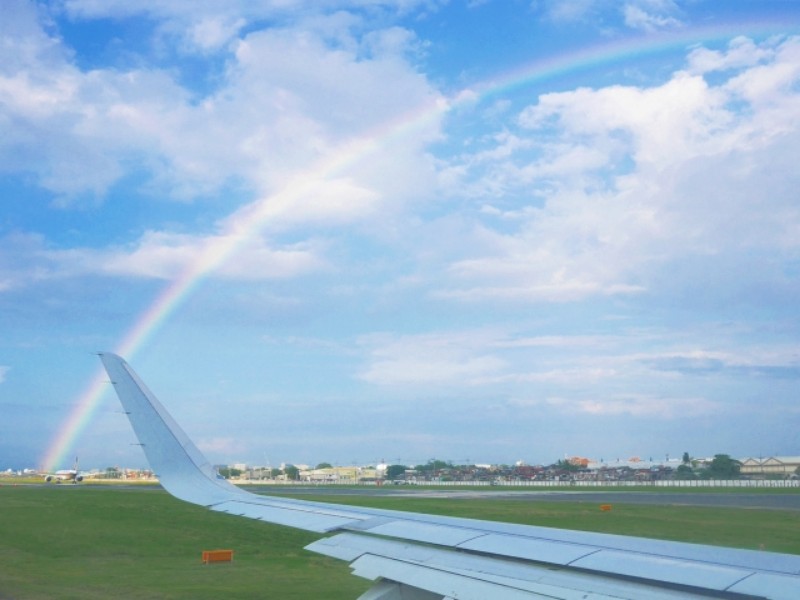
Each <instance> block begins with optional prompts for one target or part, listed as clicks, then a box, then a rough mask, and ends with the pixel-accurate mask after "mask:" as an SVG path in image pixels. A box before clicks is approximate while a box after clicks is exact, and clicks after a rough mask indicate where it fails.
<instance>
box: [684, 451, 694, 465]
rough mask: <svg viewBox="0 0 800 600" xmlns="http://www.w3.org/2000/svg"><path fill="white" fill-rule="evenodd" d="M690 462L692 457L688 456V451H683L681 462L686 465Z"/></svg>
mask: <svg viewBox="0 0 800 600" xmlns="http://www.w3.org/2000/svg"><path fill="white" fill-rule="evenodd" d="M690 462H692V459H691V457H690V456H689V453H688V452H684V453H683V464H685V465H688V464H689V463H690Z"/></svg>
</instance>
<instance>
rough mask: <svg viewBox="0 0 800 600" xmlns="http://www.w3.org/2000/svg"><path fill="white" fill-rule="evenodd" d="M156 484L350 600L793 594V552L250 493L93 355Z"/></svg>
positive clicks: (119, 362) (128, 372) (144, 394)
mask: <svg viewBox="0 0 800 600" xmlns="http://www.w3.org/2000/svg"><path fill="white" fill-rule="evenodd" d="M100 358H101V360H102V361H103V365H104V366H105V369H106V371H107V372H108V374H109V376H110V378H111V382H112V383H113V384H114V388H115V390H116V392H117V396H118V397H119V399H120V402H121V403H122V405H123V406H124V408H125V411H126V413H127V414H128V418H129V419H130V422H131V425H132V426H133V429H134V431H135V433H136V436H137V437H138V438H139V441H140V442H141V445H142V448H143V449H144V452H145V454H146V455H147V458H148V460H149V461H150V466H151V467H152V468H153V470H154V471H155V473H156V474H157V476H158V478H159V480H160V482H161V485H162V486H163V487H164V488H165V489H166V490H167V491H168V492H169V493H170V494H172V495H173V496H175V497H177V498H180V499H181V500H185V501H187V502H191V503H193V504H200V505H203V506H206V507H207V508H209V509H211V510H215V511H219V512H226V513H232V514H234V515H239V516H243V517H248V518H251V519H257V520H262V521H268V522H270V523H278V524H281V525H288V526H291V527H297V528H300V529H305V530H309V531H315V532H318V533H320V534H326V537H323V538H322V539H320V540H318V541H316V542H314V543H312V544H310V545H309V546H307V547H306V549H307V550H311V551H313V552H319V553H321V554H324V555H327V556H331V557H334V558H338V559H342V560H346V561H348V562H350V566H351V568H352V569H353V571H354V573H355V574H356V575H359V576H361V577H364V578H366V579H370V580H373V581H375V582H376V584H375V586H373V587H372V588H371V589H370V590H369V591H367V592H366V593H365V594H363V595H362V596H361V597H360V600H436V599H439V600H456V599H465V600H466V599H469V600H477V599H487V598H488V599H492V600H517V599H519V600H522V599H533V598H550V599H561V600H578V599H587V600H589V599H590V600H620V599H627V600H641V599H645V598H646V599H648V600H676V599H678V598H681V599H686V598H728V599H734V598H735V599H738V600H742V599H745V598H750V599H753V598H761V599H764V598H767V599H772V600H796V599H797V598H799V597H800V556H796V555H789V554H778V553H773V552H764V551H755V550H736V549H731V548H721V547H717V546H707V545H699V544H686V543H679V542H668V541H662V540H652V539H645V538H635V537H628V536H620V535H609V534H600V533H588V532H581V531H569V530H564V529H554V528H548V527H536V526H530V525H515V524H510V523H496V522H490V521H480V520H474V519H462V518H456V517H441V516H434V515H426V514H420V513H410V512H403V511H392V510H381V509H375V508H358V507H351V506H344V505H337V504H327V503H322V502H311V501H304V500H290V499H285V498H277V497H272V496H261V495H257V494H252V493H250V492H246V491H243V490H241V489H239V488H237V487H235V486H233V485H232V484H230V483H229V482H227V481H226V480H224V479H223V478H222V477H221V476H220V475H219V474H218V473H217V472H216V471H215V470H214V469H213V468H212V466H211V464H210V463H209V462H208V460H206V458H205V457H204V456H203V455H202V454H201V453H200V451H199V450H198V449H197V447H196V446H195V445H194V444H193V443H192V441H191V440H190V439H189V438H188V437H187V435H186V434H185V433H184V432H183V430H182V429H181V428H180V427H179V426H178V424H177V423H176V422H175V421H174V420H173V418H172V417H171V416H170V415H169V413H167V411H166V409H165V408H164V407H163V406H162V405H161V403H160V402H159V401H158V400H157V399H156V397H155V396H154V395H153V394H152V392H150V390H148V388H147V386H146V385H145V384H144V383H143V382H142V380H141V379H139V377H138V376H137V375H136V373H135V372H134V371H133V370H132V369H131V367H130V366H129V365H128V364H127V363H126V362H125V361H124V360H123V359H122V358H120V357H119V356H116V355H114V354H111V353H107V352H103V353H100Z"/></svg>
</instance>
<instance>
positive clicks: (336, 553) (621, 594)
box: [306, 533, 708, 600]
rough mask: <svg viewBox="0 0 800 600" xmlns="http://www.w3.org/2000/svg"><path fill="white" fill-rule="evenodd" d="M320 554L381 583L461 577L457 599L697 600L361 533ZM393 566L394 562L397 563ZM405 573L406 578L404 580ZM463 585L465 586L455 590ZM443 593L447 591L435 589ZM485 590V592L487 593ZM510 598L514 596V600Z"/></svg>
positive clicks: (317, 546) (337, 539)
mask: <svg viewBox="0 0 800 600" xmlns="http://www.w3.org/2000/svg"><path fill="white" fill-rule="evenodd" d="M306 548H307V549H309V550H313V551H315V552H318V553H320V554H325V555H326V556H330V557H333V558H337V559H340V560H346V561H349V562H351V563H352V564H351V567H353V568H354V569H355V571H354V572H355V574H357V575H360V576H362V577H366V578H368V579H374V578H376V575H375V572H376V571H380V572H381V573H383V574H384V575H383V576H384V577H388V575H389V574H390V573H391V574H392V579H394V580H395V581H403V582H404V583H406V584H407V585H412V586H413V585H419V582H420V579H419V576H420V574H421V573H422V572H421V571H416V570H414V569H412V568H411V567H419V568H425V569H426V570H427V571H426V572H425V576H426V577H427V578H432V577H435V576H436V573H437V572H440V573H446V574H449V575H454V576H457V578H458V579H447V581H448V582H449V584H450V585H451V586H452V587H451V589H450V590H449V593H450V594H453V593H457V595H454V596H453V597H455V598H462V597H469V596H467V595H465V594H467V592H468V591H469V589H476V586H475V582H480V583H481V584H482V585H484V586H485V585H488V584H491V585H494V586H496V588H495V589H494V590H493V593H492V594H490V595H487V596H479V597H484V598H505V597H507V596H504V595H503V591H504V590H516V591H517V592H518V593H524V595H523V596H521V597H524V598H531V597H536V598H538V597H546V598H561V599H569V600H572V599H573V598H575V599H578V598H580V599H585V598H595V599H600V598H603V599H607V598H615V599H623V598H624V599H628V600H631V599H637V600H639V599H642V598H647V599H648V600H675V599H677V598H684V599H685V598H698V597H706V598H707V597H708V596H706V595H701V596H698V595H697V594H695V593H690V592H687V591H685V590H672V589H666V590H658V589H655V590H654V589H653V588H652V587H649V586H644V585H641V584H638V583H635V582H633V581H626V580H616V579H611V578H608V579H605V578H602V577H597V576H596V575H588V574H585V573H581V572H570V571H568V570H563V569H557V568H552V567H547V566H544V565H536V564H531V563H523V562H519V561H514V560H508V559H498V558H493V557H488V556H480V555H472V554H464V553H461V552H458V551H453V550H443V549H438V548H431V547H426V546H419V545H409V544H404V543H402V542H398V541H394V540H386V539H381V538H370V537H366V536H362V535H358V534H346V533H345V534H338V535H335V536H333V537H330V538H325V539H322V540H319V541H317V542H314V543H312V544H310V545H309V546H307V547H306ZM392 561H394V562H392ZM400 573H403V575H402V577H401V575H400ZM456 581H459V582H460V583H461V584H463V586H465V587H466V588H467V589H464V590H462V589H461V587H462V586H461V585H459V586H455V585H454V582H456ZM436 589H437V590H441V591H442V592H444V591H447V590H445V589H444V588H438V587H437V588H436ZM484 589H485V588H484ZM509 597H510V596H509Z"/></svg>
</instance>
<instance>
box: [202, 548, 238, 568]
mask: <svg viewBox="0 0 800 600" xmlns="http://www.w3.org/2000/svg"><path fill="white" fill-rule="evenodd" d="M232 560H233V550H203V564H204V565H207V564H208V563H212V562H231V561H232Z"/></svg>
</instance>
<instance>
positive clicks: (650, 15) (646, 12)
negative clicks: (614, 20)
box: [622, 0, 681, 32]
mask: <svg viewBox="0 0 800 600" xmlns="http://www.w3.org/2000/svg"><path fill="white" fill-rule="evenodd" d="M676 10H677V9H676V5H675V3H674V2H672V1H671V0H639V1H638V2H635V3H634V2H629V3H627V4H626V5H625V6H624V7H623V9H622V12H623V16H624V18H625V24H626V25H627V26H628V27H631V28H632V29H641V30H643V31H647V32H652V31H658V30H660V29H672V28H675V27H679V26H680V25H681V21H680V20H679V19H678V18H676V17H675V16H672V15H673V14H674V13H675V12H676Z"/></svg>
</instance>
